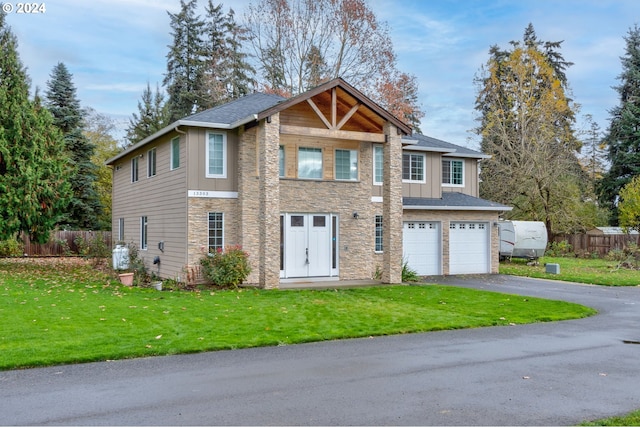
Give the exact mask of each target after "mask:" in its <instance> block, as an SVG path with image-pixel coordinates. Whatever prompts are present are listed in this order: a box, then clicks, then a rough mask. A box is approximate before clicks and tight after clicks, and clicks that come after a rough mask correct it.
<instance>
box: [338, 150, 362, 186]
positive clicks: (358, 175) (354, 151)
mask: <svg viewBox="0 0 640 427" xmlns="http://www.w3.org/2000/svg"><path fill="white" fill-rule="evenodd" d="M338 151H343V152H348V153H349V178H338V159H337V156H338ZM353 155H355V156H356V159H355V160H356V176H355V177H352V176H351V161H352V160H353V158H352V156H353ZM359 177H360V164H359V161H358V150H352V149H349V148H336V149H334V150H333V179H335V180H336V181H352V182H353V181H358V180H359Z"/></svg>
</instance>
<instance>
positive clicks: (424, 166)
mask: <svg viewBox="0 0 640 427" xmlns="http://www.w3.org/2000/svg"><path fill="white" fill-rule="evenodd" d="M404 156H410V157H409V176H410V177H411V175H413V173H412V171H411V163H412V162H411V156H416V157H421V158H422V179H411V178H409V179H405V178H404ZM426 175H427V156H426V155H424V154H423V153H412V152H408V153H402V182H409V183H416V184H425V183H426V182H427V180H426Z"/></svg>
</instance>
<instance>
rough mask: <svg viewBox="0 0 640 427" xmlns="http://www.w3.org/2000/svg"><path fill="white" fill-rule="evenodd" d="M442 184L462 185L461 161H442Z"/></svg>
mask: <svg viewBox="0 0 640 427" xmlns="http://www.w3.org/2000/svg"><path fill="white" fill-rule="evenodd" d="M442 184H445V185H464V163H463V161H462V160H443V161H442Z"/></svg>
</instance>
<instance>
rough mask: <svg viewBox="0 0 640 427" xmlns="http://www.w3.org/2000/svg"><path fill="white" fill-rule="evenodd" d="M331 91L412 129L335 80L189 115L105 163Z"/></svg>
mask: <svg viewBox="0 0 640 427" xmlns="http://www.w3.org/2000/svg"><path fill="white" fill-rule="evenodd" d="M333 88H340V89H341V90H343V91H345V92H346V93H348V94H349V95H350V96H351V97H353V98H355V99H356V100H357V101H358V102H359V103H360V104H362V105H364V106H366V107H367V108H368V109H369V110H371V111H372V112H373V114H375V115H377V116H379V117H381V118H382V119H384V120H386V121H389V122H391V123H393V124H394V125H395V126H396V127H397V128H398V129H399V131H400V132H402V133H404V134H405V135H409V134H411V127H410V126H409V125H407V124H406V123H404V122H402V121H401V120H400V119H398V118H396V117H395V116H393V115H392V114H391V113H389V112H388V111H386V110H385V109H384V108H382V107H380V106H379V105H378V104H376V103H375V102H373V101H372V100H371V99H369V98H368V97H367V96H366V95H364V94H363V93H362V92H360V91H359V90H357V89H356V88H354V87H353V86H351V85H350V84H349V83H347V82H346V81H344V80H343V79H342V78H340V77H338V78H336V79H333V80H331V81H328V82H326V83H324V84H321V85H320V86H317V87H315V88H313V89H311V90H309V91H307V92H304V93H302V94H300V95H298V96H295V97H293V98H289V99H287V98H283V97H281V96H279V95H274V94H266V93H253V94H250V95H246V96H244V97H242V98H238V99H236V100H234V101H231V102H228V103H226V104H223V105H220V106H217V107H214V108H210V109H208V110H205V111H201V112H199V113H196V114H192V115H191V116H187V117H184V118H182V119H180V120H177V121H175V122H173V123H171V124H170V125H168V126H166V127H164V128H163V129H161V130H159V131H158V132H156V133H154V134H153V135H150V136H148V137H146V138H145V139H143V140H142V141H140V142H137V143H136V144H134V145H132V146H130V147H129V148H127V149H125V150H123V151H122V152H120V153H118V154H117V155H116V156H114V157H112V158H111V159H109V160H107V161H106V162H105V163H106V164H107V165H112V164H114V163H115V162H116V161H118V160H119V159H121V158H122V157H124V156H126V155H127V154H129V153H131V152H132V151H135V150H137V149H138V148H140V147H142V146H144V145H146V144H147V143H149V142H151V141H153V140H154V139H156V138H159V137H161V136H162V135H165V134H167V133H169V132H171V131H174V130H175V129H176V128H178V127H179V126H197V127H206V128H215V129H235V128H237V127H239V126H242V125H244V124H247V123H250V122H252V121H255V120H261V119H264V118H266V117H268V116H271V115H272V114H275V113H278V112H280V111H283V110H285V109H287V108H289V107H291V106H293V105H296V104H299V103H301V102H304V101H306V100H308V99H310V98H311V97H313V96H316V95H319V94H322V93H323V92H326V91H328V90H330V89H333Z"/></svg>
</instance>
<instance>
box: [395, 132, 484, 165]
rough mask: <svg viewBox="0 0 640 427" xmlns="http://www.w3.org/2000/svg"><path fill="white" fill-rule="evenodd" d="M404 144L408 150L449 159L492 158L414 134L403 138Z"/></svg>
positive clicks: (439, 140)
mask: <svg viewBox="0 0 640 427" xmlns="http://www.w3.org/2000/svg"><path fill="white" fill-rule="evenodd" d="M402 143H403V144H406V145H405V148H406V149H407V150H416V151H435V152H438V153H444V154H443V156H448V157H469V158H475V159H489V158H491V156H489V155H486V154H483V153H481V152H479V151H475V150H472V149H470V148H466V147H462V146H460V145H456V144H452V143H450V142H446V141H443V140H441V139H437V138H432V137H430V136H426V135H422V134H419V133H414V134H413V135H411V136H404V137H402Z"/></svg>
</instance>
